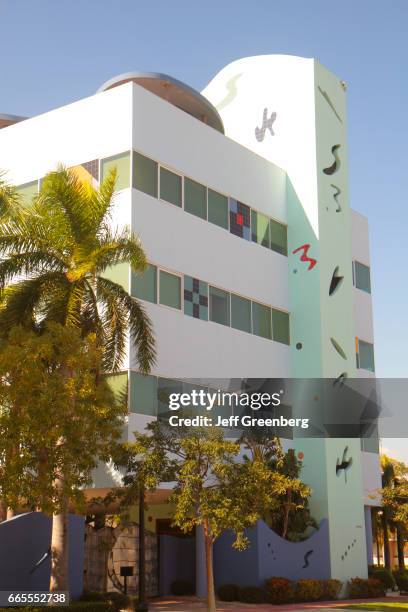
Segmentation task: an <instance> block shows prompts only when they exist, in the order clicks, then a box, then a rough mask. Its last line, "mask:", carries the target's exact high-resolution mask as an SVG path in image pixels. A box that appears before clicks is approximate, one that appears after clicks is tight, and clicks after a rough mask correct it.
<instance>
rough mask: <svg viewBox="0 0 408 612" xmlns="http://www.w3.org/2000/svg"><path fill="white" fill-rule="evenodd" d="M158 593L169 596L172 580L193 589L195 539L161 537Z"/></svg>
mask: <svg viewBox="0 0 408 612" xmlns="http://www.w3.org/2000/svg"><path fill="white" fill-rule="evenodd" d="M159 546H160V548H159V568H160V569H159V572H160V573H159V593H160V595H171V583H172V582H173V580H186V581H187V582H191V584H192V585H193V588H194V587H195V538H177V537H175V536H170V535H161V536H160V544H159Z"/></svg>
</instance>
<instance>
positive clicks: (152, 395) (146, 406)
mask: <svg viewBox="0 0 408 612" xmlns="http://www.w3.org/2000/svg"><path fill="white" fill-rule="evenodd" d="M130 412H133V413H136V414H148V415H149V416H156V415H157V378H156V376H144V375H143V374H138V373H137V372H131V373H130Z"/></svg>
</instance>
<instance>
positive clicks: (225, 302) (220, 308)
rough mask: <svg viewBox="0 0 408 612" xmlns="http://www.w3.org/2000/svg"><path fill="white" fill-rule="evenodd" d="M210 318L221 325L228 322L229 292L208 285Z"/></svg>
mask: <svg viewBox="0 0 408 612" xmlns="http://www.w3.org/2000/svg"><path fill="white" fill-rule="evenodd" d="M210 320H211V321H214V322H215V323H221V325H229V324H230V294H229V293H228V292H227V291H223V290H222V289H216V288H215V287H210Z"/></svg>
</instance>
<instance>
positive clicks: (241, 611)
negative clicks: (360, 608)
mask: <svg viewBox="0 0 408 612" xmlns="http://www.w3.org/2000/svg"><path fill="white" fill-rule="evenodd" d="M367 601H370V600H367ZM372 601H376V602H379V601H386V602H387V603H391V602H393V601H398V602H405V603H407V604H408V597H393V598H390V597H385V598H382V599H375V600H373V599H371V602H372ZM352 603H364V600H363V599H347V600H342V601H337V602H336V601H318V602H314V603H303V604H288V605H284V606H274V605H271V604H258V605H254V604H243V603H235V602H232V603H226V602H222V601H217V612H231V610H234V612H265V611H266V610H268V611H269V612H271V611H272V610H273V611H274V612H289V611H292V612H306V611H309V610H314V612H327V610H328V608H335V609H336V612H342V609H343V608H342V606H344V605H347V604H352ZM149 608H150V609H151V610H156V612H167V611H170V610H171V612H190V611H191V612H194V611H195V610H206V609H207V605H206V602H205V601H204V600H202V599H201V600H200V599H197V598H196V597H162V598H160V599H152V600H151V601H150V602H149Z"/></svg>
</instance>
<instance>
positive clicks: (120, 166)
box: [101, 151, 130, 191]
mask: <svg viewBox="0 0 408 612" xmlns="http://www.w3.org/2000/svg"><path fill="white" fill-rule="evenodd" d="M112 168H116V172H117V174H116V184H115V191H121V190H122V189H128V188H129V187H130V151H126V152H125V153H119V155H113V156H112V157H106V158H105V159H101V180H102V181H103V179H105V178H106V177H107V175H108V173H109V171H110V170H112Z"/></svg>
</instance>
